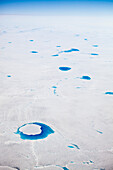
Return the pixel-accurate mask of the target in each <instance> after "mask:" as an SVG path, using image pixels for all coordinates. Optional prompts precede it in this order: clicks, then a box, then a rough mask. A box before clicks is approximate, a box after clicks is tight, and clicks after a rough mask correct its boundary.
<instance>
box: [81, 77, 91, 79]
mask: <svg viewBox="0 0 113 170" xmlns="http://www.w3.org/2000/svg"><path fill="white" fill-rule="evenodd" d="M81 79H84V80H91V77H89V76H82V78H81Z"/></svg>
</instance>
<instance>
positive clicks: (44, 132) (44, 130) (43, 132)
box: [15, 122, 54, 140]
mask: <svg viewBox="0 0 113 170" xmlns="http://www.w3.org/2000/svg"><path fill="white" fill-rule="evenodd" d="M27 126H28V127H29V130H30V132H28V133H26V132H24V131H25V130H23V131H22V129H24V128H27ZM30 126H31V128H30ZM32 126H34V127H35V132H36V129H39V128H40V133H35V132H34V131H33V132H31V131H32ZM52 133H54V131H53V130H52V129H51V128H50V127H49V126H48V125H45V124H43V123H39V122H33V123H26V124H24V125H22V126H20V127H19V128H18V129H17V132H16V133H15V134H19V135H20V138H21V139H24V140H38V139H44V138H46V137H47V136H48V135H50V134H52Z"/></svg>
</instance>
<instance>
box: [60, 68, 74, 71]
mask: <svg viewBox="0 0 113 170" xmlns="http://www.w3.org/2000/svg"><path fill="white" fill-rule="evenodd" d="M59 69H60V70H61V71H69V70H71V68H70V67H59Z"/></svg>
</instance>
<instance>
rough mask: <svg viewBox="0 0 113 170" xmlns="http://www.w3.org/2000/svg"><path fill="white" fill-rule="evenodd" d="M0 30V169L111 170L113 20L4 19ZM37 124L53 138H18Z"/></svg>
mask: <svg viewBox="0 0 113 170" xmlns="http://www.w3.org/2000/svg"><path fill="white" fill-rule="evenodd" d="M0 31H1V32H0V170H16V169H17V170H62V169H64V170H113V22H112V19H111V18H110V17H82V16H80V17H74V16H73V17H71V16H69V17H66V16H65V17H61V16H57V17H55V16H53V17H50V16H18V15H17V16H16V15H15V16H13V15H10V16H7V15H4V16H2V15H1V16H0ZM72 49H78V51H76V50H72ZM59 67H69V68H70V70H68V71H62V70H60V69H59ZM83 76H88V77H85V79H84V77H83ZM87 78H89V79H87ZM90 78H91V79H90ZM33 122H39V123H43V124H45V125H48V126H49V127H50V128H51V129H52V130H53V131H54V133H51V134H49V135H48V136H47V137H45V138H43V139H35V140H30V139H22V138H21V135H20V134H16V133H15V132H16V131H17V129H18V128H19V127H21V126H22V125H24V124H27V123H33ZM20 131H21V132H23V133H24V134H28V136H29V135H35V134H40V133H41V126H37V125H36V124H27V125H26V126H23V127H21V128H20Z"/></svg>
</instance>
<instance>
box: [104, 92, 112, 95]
mask: <svg viewBox="0 0 113 170" xmlns="http://www.w3.org/2000/svg"><path fill="white" fill-rule="evenodd" d="M105 94H109V95H113V92H106V93H105Z"/></svg>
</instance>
